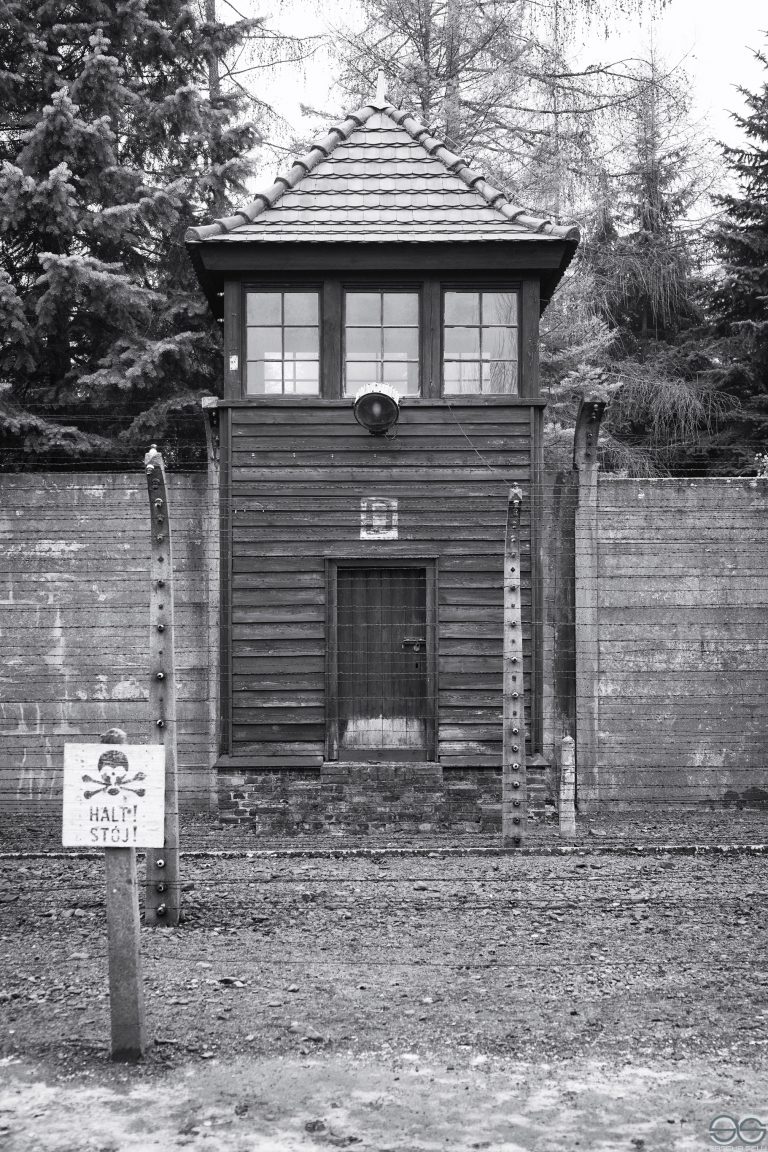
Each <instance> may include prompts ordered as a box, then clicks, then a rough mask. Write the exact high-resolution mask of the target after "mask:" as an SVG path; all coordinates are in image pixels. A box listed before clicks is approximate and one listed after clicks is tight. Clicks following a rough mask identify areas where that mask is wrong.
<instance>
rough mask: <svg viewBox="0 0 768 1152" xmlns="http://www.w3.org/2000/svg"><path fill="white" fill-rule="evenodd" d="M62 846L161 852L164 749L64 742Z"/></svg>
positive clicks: (163, 830) (163, 836)
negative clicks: (143, 849)
mask: <svg viewBox="0 0 768 1152" xmlns="http://www.w3.org/2000/svg"><path fill="white" fill-rule="evenodd" d="M61 842H62V844H63V845H64V846H65V847H70V848H81V847H85V846H87V847H89V848H138V847H141V848H162V846H163V844H164V842H165V748H163V747H162V745H160V744H65V745H64V811H63V821H62V837H61Z"/></svg>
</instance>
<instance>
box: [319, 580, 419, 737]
mask: <svg viewBox="0 0 768 1152" xmlns="http://www.w3.org/2000/svg"><path fill="white" fill-rule="evenodd" d="M427 601H428V597H427V573H426V569H425V568H418V567H412V568H411V567H408V568H406V567H403V568H395V567H386V568H385V567H382V568H373V567H372V568H368V567H354V568H352V567H350V568H343V567H341V566H340V567H339V568H338V570H337V585H336V606H337V628H338V634H337V635H338V654H337V668H338V734H339V755H340V756H341V758H342V759H350V758H352V757H354V758H355V759H374V760H386V759H392V760H412V759H414V760H420V759H427V758H428V749H429V747H430V744H431V737H432V726H433V701H432V698H431V697H432V693H431V692H430V684H431V683H432V674H431V661H432V650H431V644H430V639H429V624H430V622H429V621H428V618H427V617H428V612H427Z"/></svg>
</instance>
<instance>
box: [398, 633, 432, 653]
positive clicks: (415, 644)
mask: <svg viewBox="0 0 768 1152" xmlns="http://www.w3.org/2000/svg"><path fill="white" fill-rule="evenodd" d="M426 643H427V638H426V636H406V638H405V640H403V642H402V643H401V645H400V647H401V648H412V649H413V651H414V652H420V651H421V649H422V648H423V647H424V646H425V645H426Z"/></svg>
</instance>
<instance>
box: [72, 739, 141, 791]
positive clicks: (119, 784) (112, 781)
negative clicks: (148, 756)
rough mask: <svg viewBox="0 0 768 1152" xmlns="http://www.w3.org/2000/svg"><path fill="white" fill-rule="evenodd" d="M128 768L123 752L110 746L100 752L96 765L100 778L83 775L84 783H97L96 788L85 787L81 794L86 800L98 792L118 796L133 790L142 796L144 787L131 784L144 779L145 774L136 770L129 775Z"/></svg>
mask: <svg viewBox="0 0 768 1152" xmlns="http://www.w3.org/2000/svg"><path fill="white" fill-rule="evenodd" d="M130 770H131V767H130V764H129V763H128V757H127V756H126V754H125V752H121V751H120V750H119V749H118V748H110V749H109V751H108V752H102V754H101V756H99V763H98V767H97V771H98V773H99V776H100V777H101V779H100V780H96V779H94V777H93V776H88V775H85V776H83V783H84V784H98V788H89V789H87V790H86V791H85V792H83V796H84V797H85V799H86V800H90V799H91V797H92V796H98V794H99V792H106V794H107V796H118V795H119V794H120V792H133V794H134V795H135V796H143V795H144V794H145V792H146V789H144V788H135V787H133V785H135V784H137V783H138V782H139V781H140V780H145V779H146V775H145V773H144V772H136V773H135V774H134V775H133V776H129V775H128V773H129V772H130Z"/></svg>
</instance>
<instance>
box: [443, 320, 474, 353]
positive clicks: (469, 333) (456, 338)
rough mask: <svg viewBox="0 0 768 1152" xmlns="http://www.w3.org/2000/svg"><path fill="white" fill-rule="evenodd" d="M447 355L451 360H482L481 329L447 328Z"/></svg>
mask: <svg viewBox="0 0 768 1152" xmlns="http://www.w3.org/2000/svg"><path fill="white" fill-rule="evenodd" d="M445 355H446V358H448V357H450V358H451V359H459V358H461V359H462V360H463V359H465V358H466V359H474V360H479V359H480V329H479V328H446V330H445Z"/></svg>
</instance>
